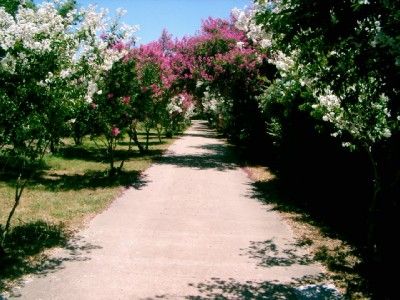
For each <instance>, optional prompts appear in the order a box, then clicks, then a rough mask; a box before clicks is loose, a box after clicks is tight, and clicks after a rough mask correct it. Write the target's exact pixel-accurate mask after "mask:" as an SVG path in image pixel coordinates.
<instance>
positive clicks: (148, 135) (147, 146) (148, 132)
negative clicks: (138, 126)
mask: <svg viewBox="0 0 400 300" xmlns="http://www.w3.org/2000/svg"><path fill="white" fill-rule="evenodd" d="M149 138H150V129H149V128H146V151H148V150H149Z"/></svg>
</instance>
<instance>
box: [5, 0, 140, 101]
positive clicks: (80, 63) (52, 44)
mask: <svg viewBox="0 0 400 300" xmlns="http://www.w3.org/2000/svg"><path fill="white" fill-rule="evenodd" d="M60 4H61V2H60V1H59V0H54V1H48V2H43V3H41V4H39V5H38V6H37V8H35V9H32V8H27V7H23V6H20V7H19V8H18V10H17V12H16V15H15V17H14V16H12V15H11V14H9V13H7V12H6V11H5V9H4V8H3V7H0V49H1V50H3V51H4V53H5V54H4V55H3V57H0V67H1V69H0V71H1V72H6V73H10V74H14V73H15V72H16V68H17V67H18V68H19V70H18V72H20V73H23V74H25V75H26V74H29V73H30V71H35V70H34V69H35V68H37V67H35V66H36V65H37V62H38V61H40V60H41V59H43V58H44V57H46V56H49V57H57V60H56V61H57V62H56V63H57V65H58V66H57V67H55V68H54V71H56V73H54V74H53V72H48V73H47V75H46V76H45V77H41V78H36V79H37V86H38V87H41V88H49V86H50V85H51V84H52V83H54V82H55V81H59V82H61V81H63V83H62V85H63V86H64V87H65V84H66V80H69V79H70V82H69V83H70V86H73V87H78V86H79V87H80V88H82V87H84V90H85V89H86V92H85V94H86V96H85V99H86V100H87V101H88V102H91V101H92V97H93V95H94V93H96V92H97V93H100V92H101V91H99V90H98V87H97V82H98V80H99V79H100V76H101V74H103V73H104V72H106V71H108V70H110V69H111V68H112V66H113V64H114V63H115V62H117V61H119V60H121V59H122V58H123V57H124V56H125V55H126V54H127V53H128V51H129V47H130V46H131V45H132V44H133V43H134V41H135V37H134V33H135V32H136V31H137V29H138V28H137V26H128V25H122V26H119V23H118V21H119V19H118V18H119V17H120V16H122V14H123V13H124V11H122V10H119V11H118V12H117V13H118V16H117V19H115V20H112V19H109V18H108V17H107V15H108V11H107V10H97V8H96V7H95V6H89V7H87V8H82V9H80V10H79V11H77V10H75V9H74V10H71V11H69V12H68V13H67V15H66V16H62V15H61V14H60V13H59V11H58V10H57V8H58V5H60ZM75 20H80V21H79V22H78V23H75V22H74V21H75ZM102 33H103V34H105V35H106V37H107V38H102V37H101V34H102ZM77 74H79V76H80V78H79V79H77V78H76V77H77V76H73V75H77ZM72 77H75V78H74V79H72Z"/></svg>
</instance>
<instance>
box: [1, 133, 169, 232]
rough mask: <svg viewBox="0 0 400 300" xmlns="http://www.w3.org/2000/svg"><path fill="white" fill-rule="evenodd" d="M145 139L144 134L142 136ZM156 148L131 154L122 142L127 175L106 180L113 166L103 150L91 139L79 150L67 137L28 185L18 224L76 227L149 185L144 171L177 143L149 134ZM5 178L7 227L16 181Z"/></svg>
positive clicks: (120, 151)
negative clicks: (129, 191)
mask: <svg viewBox="0 0 400 300" xmlns="http://www.w3.org/2000/svg"><path fill="white" fill-rule="evenodd" d="M141 137H142V139H144V136H141ZM150 141H151V143H152V144H151V146H150V149H149V151H148V152H147V153H146V154H143V155H141V154H139V151H138V150H137V149H136V148H135V147H133V150H132V151H128V143H127V142H128V141H127V139H125V140H124V141H121V143H119V145H118V146H117V149H116V158H117V163H118V159H122V158H124V159H126V162H125V164H124V168H123V172H122V173H121V174H119V175H118V176H116V177H115V178H110V177H108V176H107V169H108V168H109V165H108V163H107V162H106V160H105V157H104V149H99V148H98V147H97V146H96V145H95V143H94V142H93V141H92V140H90V139H89V138H86V139H84V143H83V145H82V146H74V145H73V142H72V140H71V139H65V140H64V141H63V144H64V145H63V146H62V147H61V148H60V150H59V153H57V154H56V155H52V154H47V155H46V156H45V158H44V164H45V165H46V168H45V169H43V170H42V171H41V172H40V173H39V174H37V175H35V176H34V177H33V178H32V179H31V180H30V182H29V184H28V186H27V188H26V190H25V191H24V193H23V195H22V199H21V204H20V206H19V207H18V208H17V211H16V214H15V216H14V222H13V225H14V226H16V225H18V224H21V223H25V222H35V221H37V220H42V221H46V222H49V223H54V224H59V223H64V224H66V226H67V227H72V228H74V227H76V226H79V225H80V224H82V221H84V220H86V219H87V218H88V217H90V216H92V215H94V214H97V213H99V212H100V211H102V210H103V209H105V208H106V207H107V206H108V205H109V204H110V202H111V201H112V200H113V199H114V198H115V197H116V196H117V195H119V194H120V193H121V191H122V190H123V189H124V188H127V187H130V186H134V187H136V188H139V187H140V186H142V185H144V183H145V182H144V181H143V179H142V178H141V172H142V171H143V170H145V169H146V168H147V167H149V166H150V165H151V163H152V162H153V161H154V159H155V158H156V157H158V156H160V155H161V154H162V152H163V151H164V150H165V149H166V148H167V147H168V146H169V145H170V144H171V143H172V141H173V139H163V141H162V143H160V142H159V141H158V138H157V136H156V135H151V136H150ZM1 175H2V176H1V177H0V194H1V198H2V201H1V202H0V224H4V222H5V219H6V216H7V214H8V212H9V210H10V208H11V206H12V203H13V196H14V184H15V177H14V176H12V175H11V174H7V172H3V174H1Z"/></svg>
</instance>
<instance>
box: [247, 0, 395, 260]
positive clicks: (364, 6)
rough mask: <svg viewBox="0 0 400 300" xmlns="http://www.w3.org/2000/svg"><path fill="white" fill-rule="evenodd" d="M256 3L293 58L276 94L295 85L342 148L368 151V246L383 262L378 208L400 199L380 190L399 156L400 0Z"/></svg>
mask: <svg viewBox="0 0 400 300" xmlns="http://www.w3.org/2000/svg"><path fill="white" fill-rule="evenodd" d="M257 2H259V3H263V4H264V6H263V8H262V9H259V11H258V12H256V13H255V14H253V15H255V16H256V20H257V22H258V23H259V24H261V25H262V26H264V28H265V29H267V30H268V31H269V32H271V33H272V35H271V37H272V47H273V48H274V49H276V51H281V52H282V53H283V54H284V55H286V56H289V57H290V58H291V59H292V60H293V62H294V67H292V68H289V69H288V70H289V72H288V73H287V72H286V71H285V72H284V73H283V74H282V72H281V71H280V73H281V78H280V79H279V81H281V82H282V80H284V81H286V82H287V80H288V79H289V80H291V81H292V83H291V84H290V83H288V87H289V89H283V90H282V91H281V92H282V94H281V95H280V96H279V93H278V91H275V92H276V93H275V96H277V97H278V99H284V98H285V97H286V98H287V97H288V94H289V93H290V92H292V91H293V87H296V86H297V90H299V89H301V92H304V91H305V92H306V93H308V95H307V99H308V100H307V103H305V105H304V108H305V109H308V110H309V111H310V112H311V114H312V115H313V116H315V117H316V118H317V119H319V120H321V121H324V122H326V124H327V125H328V126H327V127H330V128H331V134H332V136H334V137H336V138H338V139H339V140H340V142H341V143H342V145H343V146H344V147H346V148H349V149H350V150H356V149H358V150H359V151H365V152H366V153H367V154H368V157H369V159H370V163H371V169H372V173H373V174H372V180H373V191H374V192H373V197H372V201H370V203H369V229H368V250H369V251H370V252H371V253H372V254H373V256H375V258H374V259H375V260H376V259H378V260H379V259H381V258H382V257H380V258H377V257H379V256H380V255H381V254H382V251H383V250H382V248H380V247H382V244H381V245H379V243H378V235H379V233H378V231H377V226H378V224H379V222H380V223H382V217H379V213H381V212H382V210H383V207H384V206H385V205H386V204H385V203H389V202H390V201H391V202H390V203H392V204H393V203H397V204H398V199H393V200H390V201H389V200H388V199H381V198H380V196H379V194H380V192H381V189H382V185H381V183H382V175H383V172H382V170H384V168H385V167H388V168H387V170H389V169H392V168H391V167H390V168H389V166H390V164H392V163H396V161H397V160H398V156H397V155H396V154H394V153H395V151H396V150H395V149H396V143H397V141H396V139H397V140H398V137H399V119H400V117H399V114H400V109H399V105H398V95H399V94H400V90H399V85H398V82H399V80H400V68H399V57H400V56H399V51H398V49H399V40H398V35H397V33H396V28H398V26H399V24H400V19H399V17H398V16H399V14H398V12H399V8H398V4H397V2H396V1H382V2H379V1H378V2H376V1H368V0H352V1H330V2H329V1H328V2H326V1H305V0H280V1H262V0H260V1H257ZM276 53H279V52H276ZM281 61H282V60H281ZM275 65H276V67H277V68H278V69H279V68H280V67H281V66H280V63H279V64H275ZM283 65H284V64H283ZM283 65H282V66H283ZM285 73H286V74H285ZM279 81H276V82H275V83H277V82H279ZM296 81H297V82H296ZM281 86H282V87H283V86H284V85H281ZM300 87H301V88H300ZM270 89H271V88H270ZM295 90H296V89H295ZM268 97H269V96H266V97H265V99H268ZM293 99H294V98H293ZM275 101H276V100H275ZM390 157H391V158H392V161H390V159H389V160H388V158H390ZM396 172H397V174H396ZM385 177H386V179H385V180H386V186H391V185H396V184H397V185H398V184H399V182H398V180H399V178H400V176H399V173H398V170H395V171H394V172H392V171H391V174H390V175H388V174H385ZM389 180H390V181H392V182H388V181H389ZM396 180H397V182H393V181H396ZM386 193H390V192H389V191H386ZM395 206H396V204H395V205H394V207H395ZM385 209H387V208H385ZM377 253H379V255H377V256H376V255H375V254H377Z"/></svg>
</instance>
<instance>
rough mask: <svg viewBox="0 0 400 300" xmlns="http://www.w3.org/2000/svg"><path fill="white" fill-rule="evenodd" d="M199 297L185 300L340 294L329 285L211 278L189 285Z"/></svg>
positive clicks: (301, 299)
mask: <svg viewBox="0 0 400 300" xmlns="http://www.w3.org/2000/svg"><path fill="white" fill-rule="evenodd" d="M191 286H193V287H195V288H196V289H197V290H198V293H199V294H200V295H193V296H186V297H185V299H191V300H206V299H293V300H295V299H296V300H321V299H325V300H331V299H332V300H334V299H335V300H338V299H342V297H341V296H340V294H339V293H338V292H337V291H336V290H335V289H334V288H332V287H331V286H329V285H319V284H308V285H302V286H301V285H300V286H299V285H298V283H297V282H296V280H294V281H293V282H291V283H285V284H284V283H279V282H276V281H263V282H257V281H246V282H240V281H237V280H235V279H232V278H230V279H228V280H224V279H220V278H212V279H211V280H208V281H206V282H202V283H199V284H191Z"/></svg>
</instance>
